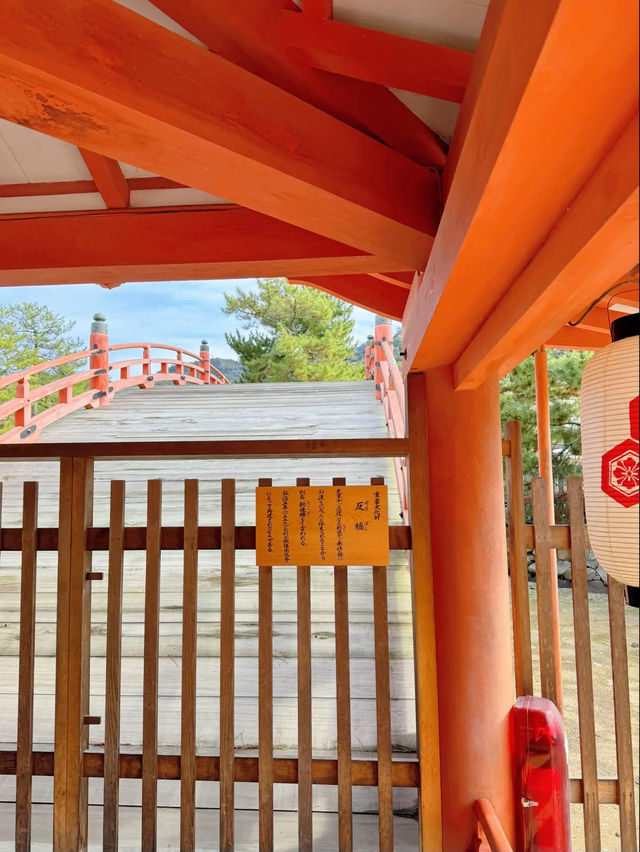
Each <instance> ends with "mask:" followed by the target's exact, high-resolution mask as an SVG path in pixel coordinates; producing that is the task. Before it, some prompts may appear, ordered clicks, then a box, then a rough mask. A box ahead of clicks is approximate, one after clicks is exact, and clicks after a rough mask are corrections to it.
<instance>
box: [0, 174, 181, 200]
mask: <svg viewBox="0 0 640 852" xmlns="http://www.w3.org/2000/svg"><path fill="white" fill-rule="evenodd" d="M125 180H126V182H127V186H128V187H129V192H135V191H137V190H154V189H185V186H184V184H182V183H176V181H174V180H169V178H163V177H155V176H149V177H138V178H125ZM89 192H98V187H97V185H96V183H95V182H94V181H92V180H54V181H43V182H41V183H5V184H0V198H33V197H37V196H39V195H41V196H47V195H85V194H86V193H89Z"/></svg>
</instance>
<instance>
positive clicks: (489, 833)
mask: <svg viewBox="0 0 640 852" xmlns="http://www.w3.org/2000/svg"><path fill="white" fill-rule="evenodd" d="M473 813H474V816H475V818H476V820H477V826H478V830H477V837H476V849H478V850H482V849H487V848H488V849H491V852H513V847H512V846H511V844H510V843H509V839H508V837H507V835H506V834H505V833H504V829H503V828H502V825H501V824H500V820H499V819H498V815H497V814H496V812H495V810H494V807H493V805H492V804H491V802H490V801H489V799H478V800H477V801H475V802H474V803H473Z"/></svg>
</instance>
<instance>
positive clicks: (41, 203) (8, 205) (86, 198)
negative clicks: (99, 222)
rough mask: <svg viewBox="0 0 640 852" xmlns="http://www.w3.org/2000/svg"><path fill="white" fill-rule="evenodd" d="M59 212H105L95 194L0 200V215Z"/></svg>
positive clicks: (98, 197) (99, 198) (103, 205)
mask: <svg viewBox="0 0 640 852" xmlns="http://www.w3.org/2000/svg"><path fill="white" fill-rule="evenodd" d="M61 210H106V207H105V203H104V201H103V200H102V196H101V195H99V194H98V193H97V192H82V193H80V192H79V193H77V194H76V193H70V194H69V195H34V196H24V197H21V198H0V213H54V212H59V211H61Z"/></svg>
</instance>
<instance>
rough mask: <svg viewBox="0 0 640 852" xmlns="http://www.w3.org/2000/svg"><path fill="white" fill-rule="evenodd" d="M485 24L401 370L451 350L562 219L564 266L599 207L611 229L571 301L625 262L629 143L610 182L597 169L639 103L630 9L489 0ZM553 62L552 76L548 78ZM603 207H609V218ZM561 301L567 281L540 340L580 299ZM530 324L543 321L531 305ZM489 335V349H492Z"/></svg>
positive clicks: (462, 372) (473, 330)
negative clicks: (586, 198) (585, 194)
mask: <svg viewBox="0 0 640 852" xmlns="http://www.w3.org/2000/svg"><path fill="white" fill-rule="evenodd" d="M493 5H494V4H493V3H492V6H493ZM489 24H490V26H489V27H488V29H487V28H485V30H484V31H483V36H482V39H481V44H480V46H479V51H478V58H479V60H480V63H479V64H477V63H476V64H474V69H473V72H472V75H471V81H470V85H469V92H468V97H469V99H470V102H471V107H469V108H468V109H465V107H466V101H465V104H463V113H464V121H463V122H462V124H461V125H460V126H459V128H457V129H456V135H457V134H460V141H456V136H454V140H453V143H452V146H451V151H452V157H453V160H452V166H451V171H448V172H447V170H445V171H446V174H445V188H446V187H448V195H447V198H446V202H445V207H444V211H443V216H442V219H441V222H440V226H439V229H438V235H437V238H436V241H435V244H434V248H433V251H432V253H431V256H430V258H429V261H428V263H427V267H426V270H425V273H424V276H423V279H422V283H421V286H420V287H419V288H414V291H413V290H412V294H411V297H410V300H409V303H408V306H407V310H406V312H405V317H404V342H405V345H406V348H407V366H408V368H410V369H412V370H424V369H428V368H429V367H431V366H436V365H440V364H449V363H452V362H455V361H456V360H458V359H461V355H462V353H463V352H464V351H465V350H466V349H468V348H469V347H471V346H472V341H473V340H474V338H475V337H476V336H477V334H478V330H479V328H480V327H481V326H482V324H483V322H485V320H488V318H489V317H490V315H491V313H492V311H493V309H494V307H495V305H496V304H498V303H500V302H501V300H502V299H503V298H506V294H507V292H508V291H509V289H510V288H511V287H512V285H513V284H514V282H515V281H516V280H517V279H518V276H519V275H520V274H521V273H523V275H525V276H526V269H531V268H532V264H534V263H535V261H536V258H537V256H539V257H540V263H541V264H542V263H543V258H544V257H545V255H543V254H542V250H543V249H546V251H547V252H549V251H550V249H549V248H548V245H549V241H550V240H552V239H554V234H555V232H556V231H557V232H558V237H557V239H558V240H560V239H561V237H560V233H561V231H560V230H559V229H562V228H563V227H565V228H567V229H568V228H570V227H573V231H572V232H571V234H569V233H567V234H566V238H565V242H564V245H562V247H561V249H560V250H559V251H558V252H557V253H556V256H555V262H559V261H560V255H561V254H562V252H563V251H566V252H569V249H570V252H569V253H568V254H567V256H566V262H567V263H569V262H570V260H571V258H572V257H578V256H583V255H582V251H581V248H580V247H579V246H578V244H577V242H576V239H577V234H578V232H580V231H581V232H582V235H583V238H584V239H585V240H586V241H587V243H586V244H585V246H584V247H585V248H586V246H587V245H595V242H593V243H592V239H593V238H594V237H595V234H596V233H598V232H599V230H600V228H599V226H598V223H597V221H596V220H597V218H598V214H599V213H600V215H601V221H600V226H601V228H602V231H601V232H602V233H603V234H604V232H605V230H607V231H608V233H609V236H610V238H611V242H610V243H609V245H606V243H602V244H601V248H602V254H601V255H600V256H599V257H598V258H597V261H596V259H595V258H594V264H593V266H592V267H591V268H590V269H587V268H584V269H583V272H584V275H585V276H586V278H585V279H584V280H582V281H580V282H579V287H580V290H581V292H582V294H583V296H584V294H585V292H587V290H586V289H585V288H588V287H589V286H590V283H589V281H590V280H591V279H593V280H595V279H596V278H597V277H599V276H600V274H602V273H604V277H605V279H606V278H607V277H608V279H609V280H612V279H615V276H616V274H617V272H620V271H621V269H624V268H625V266H624V264H625V263H626V267H627V268H628V267H629V266H630V265H631V264H632V263H633V260H634V259H635V258H634V257H629V256H628V255H629V254H633V245H634V240H635V239H636V238H637V223H638V218H637V210H635V211H634V210H633V200H632V194H633V184H634V181H637V178H636V176H635V174H636V172H635V170H636V166H635V165H634V163H633V161H632V160H631V158H630V156H628V154H627V148H626V147H625V156H624V158H623V159H621V160H619V162H618V164H617V167H613V169H609V168H607V169H605V170H604V171H603V172H602V174H603V175H604V174H609V175H610V176H611V177H610V180H611V181H612V182H610V183H609V184H608V185H607V184H606V183H603V182H601V181H599V179H598V172H599V169H600V167H601V164H602V163H603V158H605V157H606V156H607V154H608V153H609V152H610V151H611V150H612V148H613V146H615V145H616V143H617V142H618V140H620V139H621V134H624V133H626V132H632V131H630V130H629V121H630V119H631V118H632V116H633V115H634V112H635V111H636V110H637V81H636V74H635V69H636V67H637V61H638V41H637V6H636V4H633V3H628V2H616V3H613V4H611V7H610V8H608V14H607V15H606V16H605V17H604V18H603V16H602V15H601V14H600V12H599V10H598V9H596V7H593V6H590V5H589V4H587V5H586V6H585V4H584V3H582V2H580V0H540V2H536V3H509V2H500V0H498V2H497V3H496V5H495V8H494V10H493V14H492V16H491V18H490V20H489ZM522 33H527V38H526V40H525V42H523V44H524V45H525V46H526V49H521V47H520V46H519V45H520V43H521V41H522V39H521V36H522ZM578 34H579V37H578ZM569 43H571V44H572V49H571V50H570V51H568V50H567V44H569ZM594 56H597V57H598V61H597V62H594V61H593V57H594ZM507 67H508V68H509V74H508V75H505V68H507ZM559 67H561V68H562V85H552V84H551V83H550V81H551V80H555V79H556V76H557V73H558V68H559ZM476 73H478V74H480V75H481V76H480V78H479V79H478V78H477V77H476ZM631 81H633V82H631ZM567 92H570V93H571V95H570V97H568V96H567ZM612 92H616V97H615V98H612V97H611V93H612ZM550 128H553V132H550ZM636 162H637V161H636ZM612 165H613V164H612ZM590 181H593V199H594V203H595V205H596V206H595V208H594V209H591V210H589V211H584V206H582V205H581V207H582V210H583V214H582V215H581V214H579V213H578V212H577V211H576V210H575V209H574V203H575V201H576V198H577V197H578V196H579V194H580V193H581V191H582V190H583V188H584V189H585V191H587V186H588V184H589V182H590ZM635 185H636V188H637V182H636V184H635ZM597 186H599V187H600V190H599V194H598V191H597V190H596V187H597ZM625 193H627V195H626V200H625V198H624V195H625ZM614 197H615V198H616V199H617V202H618V205H619V206H618V208H617V209H616V210H614V202H613V199H614ZM605 210H608V211H609V214H610V216H611V218H610V219H609V222H608V224H607V222H606V221H605V216H606V214H605ZM563 223H564V224H563ZM569 223H572V226H570V224H569ZM634 234H635V236H634ZM556 244H557V242H556ZM619 249H621V254H619V256H618V257H616V252H618V250H619ZM636 251H637V250H636ZM549 256H550V255H549V254H546V257H547V258H548V257H549ZM585 256H586V255H585ZM636 257H637V254H636ZM618 264H619V266H618ZM605 267H608V268H605ZM523 270H525V272H523ZM545 280H546V281H547V282H548V284H549V286H551V283H552V282H555V281H559V280H561V269H560V268H558V269H557V270H556V274H553V275H551V276H548V275H546V274H545ZM572 280H575V279H572ZM572 286H578V283H577V282H576V283H575V284H574V285H572ZM566 296H567V288H566V287H565V288H564V291H563V300H564V303H565V306H566V308H565V309H566V313H565V315H564V316H558V315H557V314H556V313H555V310H556V309H557V307H558V305H557V304H556V306H555V309H554V315H553V316H552V317H551V319H552V327H551V328H549V329H548V330H547V332H546V335H545V328H544V327H543V325H544V323H543V324H542V325H541V326H540V327H539V329H538V331H539V334H540V337H538V339H537V341H536V342H537V344H538V345H539V344H540V343H543V342H544V341H545V336H548V335H549V334H553V333H554V332H555V331H556V330H557V329H558V328H559V327H560V326H561V325H562V323H563V322H566V321H567V320H568V319H570V318H571V315H572V313H575V309H576V308H578V307H579V305H575V306H573V305H572V304H570V300H566ZM581 301H582V303H584V302H585V301H587V299H586V298H582V299H581ZM540 304H542V301H540ZM559 304H561V305H562V304H563V301H561V302H560V303H559ZM539 319H540V320H541V321H545V320H546V317H545V315H544V314H543V313H542V314H541V315H540V317H539ZM496 321H497V319H496ZM534 326H535V322H534ZM508 327H509V328H512V326H511V325H509V326H508ZM504 328H505V329H507V325H505V326H504ZM534 336H535V335H534ZM497 339H498V338H493V340H492V341H491V342H488V344H487V345H488V346H490V347H492V346H493V345H494V344H495V343H496V341H497ZM521 346H522V347H525V348H524V352H522V351H521ZM516 350H517V351H516ZM512 351H513V354H514V355H515V354H518V353H519V354H520V355H522V356H523V355H526V354H527V352H529V351H531V339H530V338H529V337H526V338H524V337H523V338H522V340H521V341H520V342H519V343H518V344H517V345H516V344H514V348H513V350H512ZM470 352H471V349H468V351H467V353H466V355H465V360H467V359H468V357H469V355H470ZM472 360H473V361H476V360H477V359H476V358H475V357H474V358H473V359H472ZM471 367H472V364H471V362H468V363H467V365H466V366H464V364H463V361H462V360H459V363H458V380H459V382H463V381H464V380H465V376H469V375H470V368H471ZM479 376H480V374H477V377H478V378H479Z"/></svg>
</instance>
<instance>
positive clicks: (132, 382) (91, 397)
mask: <svg viewBox="0 0 640 852" xmlns="http://www.w3.org/2000/svg"><path fill="white" fill-rule="evenodd" d="M136 350H139V352H140V354H139V355H136V356H134V357H126V358H124V359H122V360H118V359H119V357H120V353H122V352H127V353H131V352H133V351H136ZM114 353H118V354H114ZM186 359H191V360H186ZM87 360H88V362H89V368H88V369H87V370H78V371H76V372H72V373H70V374H69V375H66V376H62V377H55V376H54V377H53V378H51V379H50V380H49V381H46V380H45V381H43V382H42V383H38V384H37V385H36V386H35V387H32V384H33V379H34V378H35V377H38V379H40V378H42V377H44V376H46V375H47V373H49V372H50V371H52V370H56V369H57V368H59V367H64V366H67V365H70V364H78V363H81V362H82V361H87ZM157 382H173V384H174V385H185V384H194V385H225V384H229V380H228V379H227V378H226V377H225V376H224V375H223V374H222V373H221V372H220V370H218V369H217V368H216V367H214V366H213V365H212V364H211V362H210V358H209V344H208V343H207V341H206V340H203V341H202V344H201V346H200V352H199V353H198V354H197V355H196V353H195V352H190V351H189V350H188V349H183V348H182V347H180V346H169V345H167V344H165V343H115V344H110V343H109V337H108V332H107V324H106V321H105V318H104V317H103V316H102V314H95V315H94V318H93V323H92V325H91V335H90V337H89V348H88V349H85V350H84V351H82V352H74V353H72V354H70V355H64V356H62V357H61V358H54V359H52V360H50V361H43V362H42V363H40V364H34V365H33V366H32V367H29V369H27V370H22V371H20V372H19V373H12V374H11V375H9V376H5V377H4V378H2V379H0V392H1V391H4V390H5V389H7V388H11V387H12V386H13V387H15V397H14V398H13V399H10V400H8V401H7V402H5V403H3V404H2V405H0V424H1V423H2V422H3V421H5V420H6V419H7V418H10V417H13V426H12V427H11V428H9V429H8V430H7V431H5V432H4V433H3V434H2V435H0V443H1V442H3V443H13V442H16V443H21V442H26V441H37V440H38V439H39V437H40V435H41V433H42V430H43V429H44V428H45V426H49V425H50V424H51V423H55V421H56V420H60V418H62V417H65V416H66V415H67V414H71V412H72V411H76V410H77V409H79V408H98V407H99V406H103V405H108V404H109V403H110V402H111V400H112V399H113V397H114V396H115V394H117V393H118V391H122V390H124V389H125V388H130V387H135V386H138V387H141V388H151V387H153V386H154V385H155V384H156V383H157ZM54 396H57V399H55V400H54V401H53V404H50V405H48V406H46V407H45V408H44V409H43V410H42V411H38V410H37V408H38V403H41V402H42V401H43V400H47V399H50V398H51V397H54Z"/></svg>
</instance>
